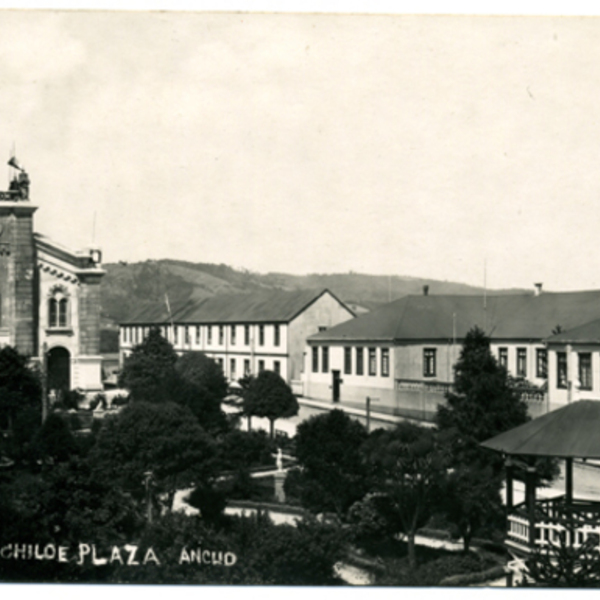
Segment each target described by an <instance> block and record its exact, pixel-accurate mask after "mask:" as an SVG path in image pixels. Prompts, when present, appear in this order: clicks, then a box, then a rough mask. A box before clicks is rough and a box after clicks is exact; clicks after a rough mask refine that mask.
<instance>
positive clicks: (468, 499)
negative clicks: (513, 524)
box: [442, 465, 503, 553]
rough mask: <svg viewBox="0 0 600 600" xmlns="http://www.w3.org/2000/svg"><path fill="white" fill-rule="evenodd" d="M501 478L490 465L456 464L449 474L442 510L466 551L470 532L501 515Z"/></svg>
mask: <svg viewBox="0 0 600 600" xmlns="http://www.w3.org/2000/svg"><path fill="white" fill-rule="evenodd" d="M501 502H502V501H501V498H500V481H499V477H498V475H495V474H494V472H493V471H492V469H491V467H489V466H488V467H485V468H477V467H474V468H467V467H465V466H464V465H461V466H459V467H457V468H456V469H455V470H453V471H452V472H451V473H450V475H449V476H448V481H447V484H446V488H445V490H444V502H443V504H442V508H443V512H444V514H445V515H446V518H447V519H448V520H449V521H450V522H451V523H453V524H454V525H455V526H456V528H457V529H458V532H459V533H460V536H461V538H462V539H463V544H464V552H465V553H467V552H468V551H469V546H470V543H471V539H472V537H473V535H475V534H476V533H477V531H478V530H479V529H480V528H481V527H484V526H485V525H490V524H491V523H492V522H493V521H495V520H499V519H500V518H502V517H503V511H502V509H501Z"/></svg>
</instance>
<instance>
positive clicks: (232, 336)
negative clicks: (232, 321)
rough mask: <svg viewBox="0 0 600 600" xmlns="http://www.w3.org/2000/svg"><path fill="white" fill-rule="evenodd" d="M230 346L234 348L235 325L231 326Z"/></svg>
mask: <svg viewBox="0 0 600 600" xmlns="http://www.w3.org/2000/svg"><path fill="white" fill-rule="evenodd" d="M231 345H232V346H235V325H232V326H231Z"/></svg>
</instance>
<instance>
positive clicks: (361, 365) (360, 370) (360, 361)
mask: <svg viewBox="0 0 600 600" xmlns="http://www.w3.org/2000/svg"><path fill="white" fill-rule="evenodd" d="M364 372H365V362H364V352H363V348H357V349H356V374H357V375H364Z"/></svg>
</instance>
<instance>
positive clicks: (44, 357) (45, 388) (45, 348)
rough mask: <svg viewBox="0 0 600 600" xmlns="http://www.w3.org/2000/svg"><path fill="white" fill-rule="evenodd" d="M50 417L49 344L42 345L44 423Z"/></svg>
mask: <svg viewBox="0 0 600 600" xmlns="http://www.w3.org/2000/svg"><path fill="white" fill-rule="evenodd" d="M47 416H48V344H47V343H46V342H44V343H43V344H42V423H44V422H45V421H46V417H47Z"/></svg>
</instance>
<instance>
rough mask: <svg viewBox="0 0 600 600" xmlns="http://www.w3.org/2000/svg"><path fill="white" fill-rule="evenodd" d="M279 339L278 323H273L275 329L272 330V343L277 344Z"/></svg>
mask: <svg viewBox="0 0 600 600" xmlns="http://www.w3.org/2000/svg"><path fill="white" fill-rule="evenodd" d="M280 341H281V340H280V333H279V325H275V329H274V330H273V344H274V345H275V346H279V343H280Z"/></svg>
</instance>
